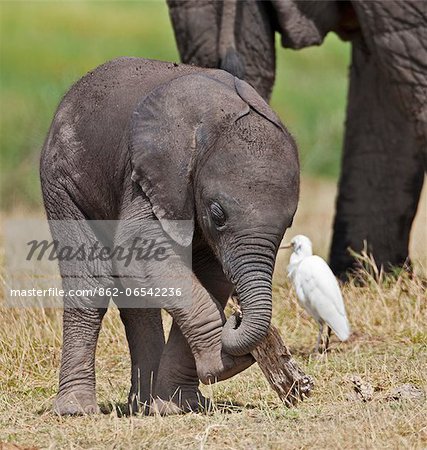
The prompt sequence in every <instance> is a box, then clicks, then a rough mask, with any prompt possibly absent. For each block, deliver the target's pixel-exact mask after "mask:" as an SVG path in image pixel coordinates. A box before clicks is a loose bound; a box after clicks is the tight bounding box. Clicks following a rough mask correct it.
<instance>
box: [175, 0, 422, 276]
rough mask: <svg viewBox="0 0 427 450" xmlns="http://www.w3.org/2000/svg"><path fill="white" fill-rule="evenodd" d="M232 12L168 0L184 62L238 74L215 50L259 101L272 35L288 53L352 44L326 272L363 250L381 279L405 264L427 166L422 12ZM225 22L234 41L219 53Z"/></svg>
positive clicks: (287, 3) (292, 4)
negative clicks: (331, 35)
mask: <svg viewBox="0 0 427 450" xmlns="http://www.w3.org/2000/svg"><path fill="white" fill-rule="evenodd" d="M230 3H236V2H234V1H233V0H227V1H226V2H225V3H224V2H222V1H216V0H215V1H213V0H183V1H181V0H179V1H178V0H168V4H169V8H170V15H171V19H172V23H173V26H174V29H175V36H176V40H177V43H178V48H179V51H180V54H181V58H182V61H183V62H186V63H192V64H196V65H203V66H206V67H222V68H224V69H226V70H230V71H231V72H232V73H233V70H235V67H236V65H235V64H233V63H231V64H230V63H229V61H224V60H223V59H222V58H221V56H220V51H219V50H220V49H221V48H222V49H223V48H227V49H228V52H229V54H232V53H233V50H234V52H235V53H236V55H235V56H234V61H236V60H237V61H238V62H239V65H238V67H239V71H240V73H241V74H243V78H244V79H245V80H246V81H248V82H249V83H250V84H251V85H252V86H254V87H255V88H256V89H257V91H258V92H259V93H260V94H261V95H262V96H263V97H264V98H265V99H268V98H269V97H270V95H271V90H272V87H273V83H274V77H275V47H274V32H275V30H277V31H279V32H280V33H281V37H282V45H283V46H284V47H288V48H294V49H299V48H304V47H307V46H311V45H320V44H321V43H322V42H323V39H324V37H325V36H326V34H327V33H328V32H330V31H334V32H336V33H337V34H338V35H339V36H340V37H341V38H343V39H345V40H350V41H351V42H352V63H351V69H350V88H349V94H348V106H347V119H346V129H345V139H344V153H343V159H342V169H341V177H340V182H339V192H338V198H337V203H336V216H335V223H334V234H333V241H332V247H331V253H330V261H331V266H332V268H333V270H334V272H335V273H337V274H340V275H344V273H345V272H346V271H347V270H348V269H349V268H351V267H353V266H354V260H353V259H352V258H351V256H350V254H349V253H348V251H347V248H348V247H351V248H352V249H354V250H356V251H360V250H361V249H362V248H363V241H364V240H366V241H367V242H368V245H369V249H370V251H372V253H373V255H374V257H375V260H376V262H377V264H379V265H382V266H383V267H384V268H385V269H387V268H388V267H390V266H392V265H393V266H396V265H397V266H402V265H405V264H408V263H409V259H408V243H409V234H410V230H411V225H412V222H413V219H414V216H415V213H416V209H417V205H418V201H419V196H420V192H421V188H422V185H423V179H424V170H425V167H426V161H427V69H426V60H427V2H425V1H413V0H412V1H411V0H396V1H392V0H384V1H352V2H349V1H325V0H322V1H310V0H301V1H300V0H272V1H244V2H237V3H236V9H235V17H234V18H230V17H227V16H226V14H224V12H227V13H229V12H230V11H231V12H234V10H233V8H232V7H231V6H230ZM230 22H232V23H233V22H234V24H235V32H234V36H233V38H234V39H233V40H231V39H229V44H224V43H223V42H222V41H223V38H221V33H225V34H226V35H228V36H229V35H230V32H229V28H230V25H229V24H230ZM219 42H222V43H221V46H220V45H219ZM223 53H224V51H223ZM313 76H316V75H315V74H313ZM325 113H326V114H327V112H326V111H325Z"/></svg>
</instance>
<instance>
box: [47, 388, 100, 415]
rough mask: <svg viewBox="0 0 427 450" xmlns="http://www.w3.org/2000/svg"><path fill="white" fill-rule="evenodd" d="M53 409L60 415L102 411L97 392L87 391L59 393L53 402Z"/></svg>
mask: <svg viewBox="0 0 427 450" xmlns="http://www.w3.org/2000/svg"><path fill="white" fill-rule="evenodd" d="M53 411H54V412H55V413H56V414H58V415H59V416H82V415H86V414H99V412H100V410H99V407H98V405H97V403H96V396H95V394H94V393H90V392H85V391H72V392H68V393H64V394H62V393H59V394H58V395H57V396H56V398H55V400H54V402H53Z"/></svg>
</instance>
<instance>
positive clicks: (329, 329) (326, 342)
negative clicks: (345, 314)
mask: <svg viewBox="0 0 427 450" xmlns="http://www.w3.org/2000/svg"><path fill="white" fill-rule="evenodd" d="M331 332H332V329H331V327H330V326H328V334H327V335H326V340H325V349H324V350H323V353H326V352H327V351H328V348H329V339H330V338H331Z"/></svg>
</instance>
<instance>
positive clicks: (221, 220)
mask: <svg viewBox="0 0 427 450" xmlns="http://www.w3.org/2000/svg"><path fill="white" fill-rule="evenodd" d="M209 211H210V213H211V217H212V220H213V223H214V224H215V226H216V227H217V228H218V229H220V228H222V227H223V226H224V225H225V222H226V220H227V217H226V215H225V212H224V210H223V209H222V208H221V205H220V204H219V203H217V202H212V203H211V204H210V205H209Z"/></svg>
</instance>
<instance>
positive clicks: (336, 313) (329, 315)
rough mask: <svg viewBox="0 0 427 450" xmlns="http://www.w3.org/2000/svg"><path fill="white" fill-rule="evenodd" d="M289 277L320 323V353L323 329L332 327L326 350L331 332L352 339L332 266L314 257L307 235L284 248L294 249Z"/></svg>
mask: <svg viewBox="0 0 427 450" xmlns="http://www.w3.org/2000/svg"><path fill="white" fill-rule="evenodd" d="M291 247H292V249H293V253H292V255H291V259H290V261H289V266H288V277H289V278H290V279H291V280H292V282H293V284H294V287H295V291H296V294H297V297H298V300H299V301H300V303H301V305H302V306H303V307H304V308H305V310H306V311H307V312H308V313H309V314H310V315H311V316H313V318H314V319H315V320H316V321H317V323H318V324H319V336H318V338H317V344H316V349H315V352H316V353H317V352H318V351H319V346H320V341H321V339H322V334H323V326H324V324H325V323H326V325H327V326H328V336H327V339H326V344H325V351H326V350H327V348H328V345H329V337H330V334H331V329H332V330H333V332H334V333H335V334H336V335H337V336H338V338H339V339H340V340H341V341H346V340H347V339H348V338H349V336H350V326H349V324H348V320H347V315H346V312H345V307H344V301H343V298H342V295H341V290H340V287H339V285H338V281H337V279H336V278H335V276H334V274H333V273H332V270H331V269H330V268H329V266H328V264H327V263H326V262H325V261H324V260H323V259H322V258H321V257H320V256H316V255H313V249H312V245H311V241H310V239H309V238H308V237H307V236H303V235H301V234H300V235H298V236H295V237H294V238H293V239H292V240H291V242H290V244H286V245H284V246H282V247H280V248H291Z"/></svg>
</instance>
